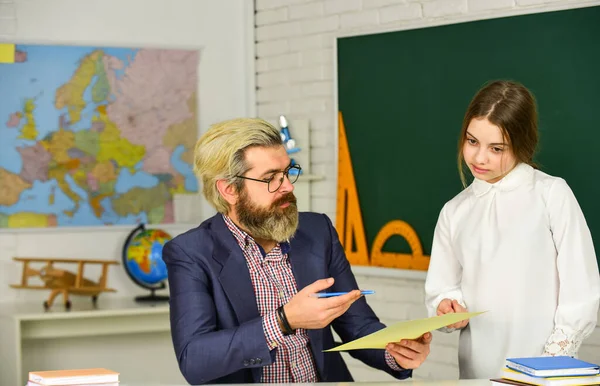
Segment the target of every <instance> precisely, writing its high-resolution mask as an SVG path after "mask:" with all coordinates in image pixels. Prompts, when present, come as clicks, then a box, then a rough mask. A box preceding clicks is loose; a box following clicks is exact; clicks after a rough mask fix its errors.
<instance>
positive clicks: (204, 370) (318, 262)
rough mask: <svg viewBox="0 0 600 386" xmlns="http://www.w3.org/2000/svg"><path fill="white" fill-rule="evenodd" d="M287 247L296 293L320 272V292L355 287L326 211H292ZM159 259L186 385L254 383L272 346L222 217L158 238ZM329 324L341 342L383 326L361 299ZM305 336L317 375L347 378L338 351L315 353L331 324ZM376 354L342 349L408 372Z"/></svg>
mask: <svg viewBox="0 0 600 386" xmlns="http://www.w3.org/2000/svg"><path fill="white" fill-rule="evenodd" d="M290 247H291V248H290V251H289V253H288V257H289V259H290V263H291V267H292V272H293V274H294V277H295V279H296V283H297V287H298V291H300V290H301V289H302V288H304V287H306V286H307V285H309V284H311V283H313V282H314V281H316V280H319V279H324V278H328V277H333V278H335V283H334V284H333V286H332V287H330V288H329V289H328V291H350V290H353V289H357V288H358V286H357V284H356V280H355V278H354V275H353V274H352V271H351V269H350V264H349V263H348V260H347V259H346V256H345V254H344V250H343V249H342V246H341V244H340V242H339V239H338V236H337V233H336V231H335V229H334V228H333V226H332V224H331V221H330V220H329V218H328V217H327V216H325V215H323V214H316V213H300V219H299V225H298V230H297V232H296V234H295V235H294V237H293V238H292V239H291V240H290ZM163 259H164V261H165V263H166V264H167V270H168V274H169V289H170V317H171V334H172V339H173V345H174V347H175V354H176V356H177V361H178V362H179V367H180V369H181V372H182V374H183V376H184V377H185V379H186V380H187V381H188V382H189V383H190V384H202V383H255V382H260V380H261V379H260V378H261V373H262V371H261V368H262V367H263V366H267V365H269V364H271V363H273V361H274V360H275V350H277V348H275V349H274V350H272V351H269V348H268V346H267V341H266V338H265V334H264V331H263V324H262V318H261V315H260V314H259V312H258V306H257V303H256V297H255V295H254V289H253V287H252V282H251V279H250V273H249V271H248V266H247V264H246V260H245V257H244V254H243V252H242V249H241V248H240V247H239V245H238V243H237V241H236V240H235V238H234V237H233V235H232V234H231V232H230V231H229V229H228V228H227V225H226V224H225V221H224V219H223V217H222V215H220V214H217V215H215V216H214V217H212V218H210V219H208V220H206V221H204V222H203V223H202V224H201V225H200V226H198V227H197V228H194V229H191V230H189V231H187V232H186V233H183V234H181V235H179V236H177V237H175V238H173V239H172V240H171V241H169V242H168V243H166V244H165V246H164V248H163ZM331 326H332V327H333V328H334V330H335V331H336V332H337V333H338V335H339V337H340V338H341V339H342V341H343V342H349V341H351V340H354V339H357V338H360V337H363V336H365V335H368V334H371V333H373V332H375V331H378V330H380V329H382V328H384V327H385V326H384V325H383V324H382V323H380V321H379V319H378V318H377V317H376V316H375V314H374V312H373V310H372V309H371V307H370V306H369V305H368V304H367V302H366V301H365V298H364V297H362V298H360V299H359V300H357V301H356V302H354V303H353V304H352V306H350V308H349V309H348V311H346V313H344V314H343V315H342V316H340V317H339V318H337V319H336V320H334V321H333V322H332V323H331ZM308 336H309V339H310V348H311V351H312V355H313V358H314V362H315V367H316V371H317V376H318V379H319V381H321V382H347V381H352V376H351V375H350V372H349V371H348V368H347V367H346V364H345V363H344V361H343V359H342V357H341V355H340V353H339V352H330V353H324V352H323V350H327V349H330V348H332V347H334V345H335V343H334V340H333V335H332V332H331V328H330V327H326V328H323V329H319V330H308ZM384 352H385V351H384V350H352V351H349V353H350V354H351V355H352V356H353V357H355V358H357V359H359V360H361V361H363V362H364V363H366V364H367V365H369V366H372V367H374V368H377V369H381V370H383V371H386V372H387V373H389V374H391V375H393V376H394V377H396V378H398V379H404V378H407V377H410V376H412V370H402V371H393V370H392V369H390V368H389V366H388V365H387V363H386V361H385V356H384Z"/></svg>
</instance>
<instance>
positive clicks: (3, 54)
mask: <svg viewBox="0 0 600 386" xmlns="http://www.w3.org/2000/svg"><path fill="white" fill-rule="evenodd" d="M14 62H15V45H14V44H11V43H0V63H14Z"/></svg>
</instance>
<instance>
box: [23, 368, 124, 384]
mask: <svg viewBox="0 0 600 386" xmlns="http://www.w3.org/2000/svg"><path fill="white" fill-rule="evenodd" d="M29 381H30V382H32V383H33V384H37V385H40V386H71V385H73V386H75V385H76V386H81V385H96V386H100V385H99V384H103V383H104V384H105V383H117V384H118V383H119V373H117V372H114V371H111V370H107V369H101V368H98V369H73V370H53V371H31V372H30V373H29Z"/></svg>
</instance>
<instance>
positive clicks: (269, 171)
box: [260, 162, 292, 178]
mask: <svg viewBox="0 0 600 386" xmlns="http://www.w3.org/2000/svg"><path fill="white" fill-rule="evenodd" d="M291 165H292V163H291V162H290V164H289V165H288V166H286V167H285V169H287V168H289V167H290V166H291ZM285 169H283V170H285ZM283 170H282V169H269V170H267V171H266V172H264V173H263V174H261V175H260V176H261V178H262V177H265V176H266V175H268V174H273V173H277V172H282V171H283Z"/></svg>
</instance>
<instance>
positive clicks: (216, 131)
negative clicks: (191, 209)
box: [194, 118, 282, 213]
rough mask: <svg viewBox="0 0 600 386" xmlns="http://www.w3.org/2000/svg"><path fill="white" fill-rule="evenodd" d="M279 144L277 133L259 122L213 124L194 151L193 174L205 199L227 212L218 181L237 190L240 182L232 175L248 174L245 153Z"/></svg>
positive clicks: (251, 119) (236, 120) (229, 121)
mask: <svg viewBox="0 0 600 386" xmlns="http://www.w3.org/2000/svg"><path fill="white" fill-rule="evenodd" d="M278 145H282V141H281V135H280V134H279V130H277V129H276V128H275V127H273V126H272V125H271V124H270V123H269V122H267V121H264V120H262V119H258V118H238V119H231V120H228V121H223V122H219V123H216V124H214V125H212V126H211V127H210V128H209V129H208V131H207V132H206V133H204V135H202V137H200V139H199V140H198V142H197V143H196V148H195V150H194V172H195V173H196V175H197V176H198V178H200V179H201V180H202V185H203V186H202V192H203V193H204V197H206V199H207V200H208V202H210V204H211V205H212V206H214V207H215V209H216V210H217V211H218V212H219V213H227V212H228V211H229V204H228V203H227V201H225V200H224V199H223V197H221V194H220V193H219V190H218V189H217V181H218V180H221V179H227V182H228V183H230V184H234V186H235V187H236V190H237V191H240V189H242V187H243V181H242V180H241V179H240V178H235V176H241V175H243V174H244V173H246V172H247V171H248V165H247V164H246V158H245V150H246V149H247V148H249V147H253V146H261V147H273V146H278Z"/></svg>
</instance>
